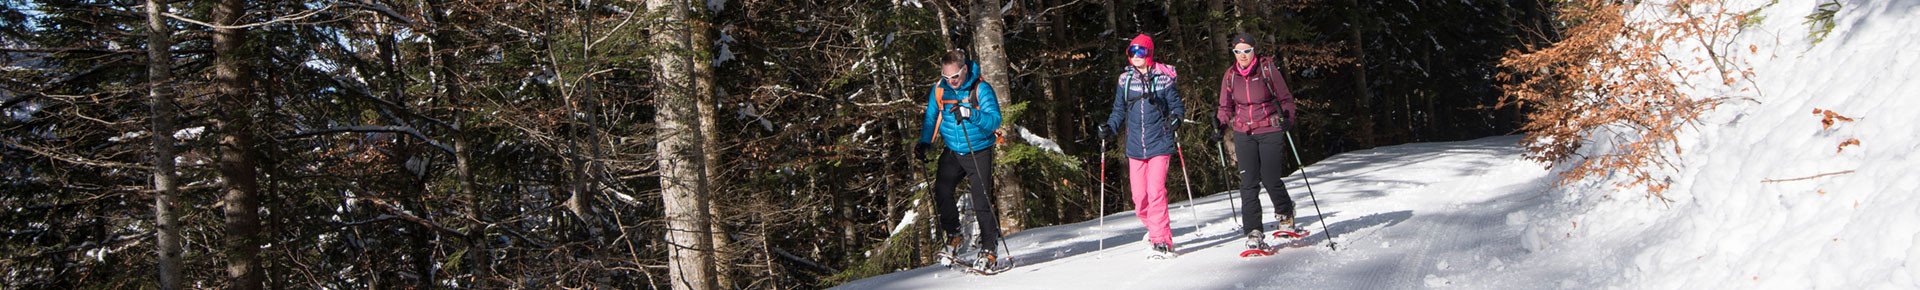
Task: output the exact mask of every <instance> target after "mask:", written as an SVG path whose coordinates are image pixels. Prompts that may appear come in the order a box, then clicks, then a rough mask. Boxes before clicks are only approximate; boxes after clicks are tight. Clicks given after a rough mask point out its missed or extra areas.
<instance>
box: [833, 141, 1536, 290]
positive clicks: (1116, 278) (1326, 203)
mask: <svg viewBox="0 0 1920 290" xmlns="http://www.w3.org/2000/svg"><path fill="white" fill-rule="evenodd" d="M1519 140H1520V139H1519V138H1517V137H1495V138H1487V139H1481V140H1475V141H1466V142H1453V143H1428V144H1414V145H1402V146H1392V147H1383V148H1377V149H1372V150H1366V151H1358V152H1350V153H1346V154H1340V155H1338V156H1334V157H1333V158H1329V159H1327V160H1325V161H1322V162H1320V163H1317V164H1314V165H1313V166H1310V167H1308V173H1311V174H1313V176H1314V180H1312V181H1313V188H1314V189H1315V190H1317V191H1316V192H1315V193H1316V194H1317V195H1318V197H1319V199H1320V201H1321V202H1322V203H1323V204H1322V207H1321V209H1322V210H1324V211H1325V212H1326V219H1327V220H1328V221H1331V223H1329V224H1326V226H1328V227H1329V228H1330V229H1331V231H1332V232H1334V233H1336V234H1337V237H1336V238H1335V241H1336V242H1339V243H1340V249H1339V250H1338V251H1330V250H1329V249H1328V247H1326V246H1325V245H1326V244H1327V242H1326V235H1325V234H1324V233H1318V232H1320V226H1321V224H1319V223H1318V221H1319V219H1318V218H1316V217H1314V216H1313V210H1312V208H1311V204H1312V203H1311V202H1310V201H1309V197H1308V196H1307V192H1306V190H1305V186H1306V184H1305V183H1303V181H1302V180H1301V179H1300V178H1299V177H1300V176H1301V175H1299V174H1295V176H1294V177H1290V178H1288V179H1287V181H1288V188H1293V189H1295V190H1294V192H1292V193H1293V195H1294V196H1295V200H1296V202H1298V203H1300V206H1302V207H1303V210H1302V211H1301V213H1300V215H1301V217H1300V221H1301V222H1303V223H1308V226H1309V228H1310V229H1312V230H1313V231H1315V232H1316V233H1314V234H1313V235H1312V236H1309V237H1307V238H1306V239H1304V240H1303V241H1304V242H1306V243H1311V245H1298V246H1297V247H1296V248H1290V249H1283V250H1280V251H1279V253H1278V254H1276V255H1274V256H1272V257H1261V258H1240V257H1239V256H1237V255H1238V254H1239V252H1240V251H1241V250H1244V249H1245V248H1244V246H1242V244H1241V243H1242V242H1243V241H1244V240H1243V239H1242V238H1241V237H1239V236H1238V235H1236V234H1234V232H1235V231H1236V230H1237V229H1238V227H1239V221H1238V220H1237V219H1236V218H1235V217H1236V216H1235V215H1234V212H1233V210H1234V209H1233V208H1232V204H1230V203H1228V201H1229V200H1234V199H1233V198H1234V196H1232V195H1231V194H1230V193H1219V194H1214V195H1211V196H1208V197H1203V198H1200V199H1199V202H1198V203H1197V205H1195V206H1197V207H1196V208H1194V210H1193V211H1190V210H1189V208H1188V206H1189V205H1190V204H1187V203H1178V204H1172V205H1169V211H1170V214H1172V217H1173V219H1174V227H1175V228H1174V234H1175V237H1174V242H1175V243H1177V245H1176V246H1177V247H1178V248H1180V251H1181V252H1182V254H1183V256H1181V257H1179V258H1177V259H1173V260H1164V261H1155V260H1147V259H1146V258H1145V257H1146V254H1147V251H1148V245H1146V244H1145V243H1143V242H1141V240H1142V239H1141V237H1142V235H1143V234H1144V233H1145V231H1146V230H1145V228H1143V227H1141V226H1140V222H1139V220H1138V219H1136V218H1134V217H1133V215H1132V213H1130V212H1124V213H1117V214H1114V215H1111V216H1108V217H1107V221H1106V222H1107V225H1106V228H1105V229H1102V228H1101V227H1100V226H1099V222H1098V221H1088V222H1082V223H1077V224H1069V225H1060V226H1053V227H1046V228H1040V229H1033V230H1028V231H1025V232H1020V233H1018V234H1014V235H1012V236H1010V237H1008V243H1009V246H1011V247H1012V248H1013V249H1012V251H1013V252H1014V253H1015V257H1016V259H1018V260H1020V261H1021V264H1022V265H1021V266H1020V267H1019V268H1015V269H1013V270H1012V271H1010V272H1008V273H1004V274H1001V275H998V276H991V277H981V276H972V275H965V274H961V273H959V272H955V271H951V270H947V269H945V268H943V267H939V266H928V267H921V268H918V269H913V270H908V271H902V272H898V273H893V274H888V275H883V276H879V277H874V278H869V279H866V280H860V281H855V282H852V283H848V284H846V285H841V287H839V288H843V289H926V288H934V289H943V288H944V289H1232V288H1249V289H1296V288H1301V287H1305V288H1306V289H1327V288H1356V289H1383V288H1385V289H1390V288H1417V287H1426V286H1448V285H1452V286H1463V287H1481V288H1484V287H1498V288H1539V287H1551V286H1552V285H1554V284H1551V283H1548V282H1541V281H1529V280H1512V279H1509V280H1503V281H1463V280H1458V279H1452V278H1451V277H1455V276H1457V275H1461V274H1465V273H1472V272H1478V271H1497V272H1503V273H1513V275H1514V276H1523V275H1530V274H1536V273H1550V274H1553V275H1563V274H1562V273H1559V272H1557V271H1563V270H1561V269H1518V268H1514V267H1511V266H1505V265H1506V264H1507V263H1511V262H1513V261H1515V259H1519V258H1520V257H1521V256H1523V255H1525V254H1526V250H1525V249H1523V248H1522V247H1521V246H1520V245H1519V243H1520V235H1519V233H1520V231H1518V230H1517V229H1518V226H1516V225H1513V224H1510V223H1509V218H1508V214H1507V213H1509V212H1512V211H1514V210H1516V209H1519V208H1527V207H1535V206H1538V205H1539V203H1541V202H1543V201H1544V200H1543V199H1541V198H1539V196H1540V193H1541V192H1542V191H1543V190H1546V189H1547V187H1546V184H1548V182H1550V179H1549V178H1550V176H1549V174H1547V171H1546V170H1545V169H1543V168H1542V167H1541V165H1540V164H1538V163H1534V162H1530V161H1526V160H1524V159H1522V158H1521V157H1520V152H1521V151H1520V149H1519V147H1518V146H1517V145H1516V144H1517V142H1519ZM1196 169H1198V168H1196ZM1175 180H1176V181H1177V180H1178V179H1177V178H1176V179H1175ZM1214 182H1226V181H1224V180H1221V181H1214ZM1172 189H1173V190H1175V191H1176V192H1177V191H1178V190H1179V187H1178V186H1177V185H1174V186H1173V188H1172ZM1175 194H1179V193H1175ZM1263 197H1264V195H1263ZM1113 198H1115V200H1110V201H1109V202H1125V201H1121V200H1119V199H1118V198H1120V195H1118V194H1115V195H1114V197H1113ZM1262 204H1263V205H1262V206H1263V207H1267V208H1269V212H1270V209H1271V203H1269V202H1265V201H1263V202H1262ZM1196 211H1197V212H1198V214H1199V216H1200V219H1199V221H1203V222H1204V223H1203V224H1201V225H1200V226H1199V228H1198V229H1197V230H1196V228H1195V224H1196V223H1195V222H1194V221H1195V219H1194V218H1193V214H1194V212H1196ZM1096 239H1106V246H1107V249H1106V250H1105V251H1096V250H1097V241H1098V240H1096ZM1543 283H1547V284H1543ZM1552 283H1557V281H1553V282H1552Z"/></svg>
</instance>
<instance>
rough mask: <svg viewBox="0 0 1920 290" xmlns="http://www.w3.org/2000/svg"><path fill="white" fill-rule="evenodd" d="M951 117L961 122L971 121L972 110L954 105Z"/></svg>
mask: <svg viewBox="0 0 1920 290" xmlns="http://www.w3.org/2000/svg"><path fill="white" fill-rule="evenodd" d="M953 116H954V117H958V118H960V120H961V121H966V120H969V119H973V108H968V107H967V106H960V105H955V106H953Z"/></svg>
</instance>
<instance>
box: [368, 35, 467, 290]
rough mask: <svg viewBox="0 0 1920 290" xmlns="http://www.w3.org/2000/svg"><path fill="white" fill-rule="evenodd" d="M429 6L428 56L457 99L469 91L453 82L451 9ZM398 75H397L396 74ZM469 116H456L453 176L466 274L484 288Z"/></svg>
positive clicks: (443, 88)
mask: <svg viewBox="0 0 1920 290" xmlns="http://www.w3.org/2000/svg"><path fill="white" fill-rule="evenodd" d="M427 9H428V10H429V11H431V13H430V18H429V20H430V21H432V24H431V25H432V29H433V30H432V32H430V33H429V36H428V40H429V41H428V47H429V48H430V50H429V51H432V55H430V56H429V57H430V58H431V59H432V62H433V64H434V68H435V71H434V73H433V76H434V79H432V81H433V86H434V88H435V89H436V90H437V91H439V92H440V93H441V94H443V97H444V98H446V99H447V100H453V102H455V103H458V102H460V101H461V100H464V99H465V98H466V91H465V90H464V87H462V86H461V85H460V84H458V83H455V82H454V80H455V79H457V78H455V77H453V76H454V75H455V74H458V73H459V72H460V70H459V69H458V68H456V66H462V65H461V62H460V61H459V60H458V57H459V54H458V53H455V52H453V50H452V49H447V48H451V47H459V46H458V45H453V44H452V42H453V37H452V35H451V34H453V28H452V27H449V26H451V25H450V24H448V23H447V13H449V12H451V11H450V9H449V8H447V5H446V1H444V0H428V1H427ZM383 39H385V38H383ZM396 73H397V71H396ZM396 77H398V75H397V74H396ZM454 114H455V115H456V116H458V115H465V113H464V112H454ZM466 120H467V118H461V117H456V118H454V120H453V123H454V124H453V125H454V126H456V127H457V128H454V132H453V136H452V139H453V151H454V154H453V158H454V161H453V162H454V178H455V179H457V180H456V182H457V183H456V185H455V186H456V187H458V190H457V191H458V192H456V194H458V195H459V196H460V197H461V200H463V201H465V204H464V206H463V208H461V212H462V214H464V215H466V220H467V222H466V223H465V224H466V226H465V228H464V229H462V231H464V232H465V233H466V236H465V237H460V238H461V243H464V244H465V246H466V253H465V254H462V258H463V259H465V260H466V261H464V262H462V263H463V264H465V265H467V269H466V270H467V274H468V275H470V277H471V279H470V282H469V283H468V285H471V286H473V287H477V288H482V289H485V288H493V287H492V286H490V285H489V284H488V283H487V282H488V280H487V279H488V278H490V277H492V276H493V274H492V272H491V271H490V270H492V268H491V267H489V266H491V264H492V262H491V261H489V260H490V259H489V258H490V257H491V255H490V254H489V252H488V250H487V244H486V236H487V235H486V227H485V225H482V224H481V222H482V221H485V220H486V218H485V217H484V216H483V215H484V214H485V212H486V208H487V205H488V202H487V197H486V196H482V195H480V194H479V193H478V192H476V190H477V187H478V185H477V183H476V182H475V181H474V179H473V167H472V165H471V164H470V162H472V159H473V146H472V145H471V144H468V142H467V135H466V134H465V133H466V132H465V130H467V129H468V127H469V126H470V124H468V122H467V121H466Z"/></svg>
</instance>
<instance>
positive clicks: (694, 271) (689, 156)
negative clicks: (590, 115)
mask: <svg viewBox="0 0 1920 290" xmlns="http://www.w3.org/2000/svg"><path fill="white" fill-rule="evenodd" d="M686 3H687V2H683V1H673V0H647V10H648V11H652V12H654V13H662V14H663V15H664V16H666V18H665V20H664V21H660V22H657V23H656V24H655V25H654V29H653V42H654V43H656V44H661V45H665V46H666V47H665V48H666V49H665V50H664V52H663V53H658V54H655V55H654V64H655V65H656V66H657V68H656V69H655V71H656V72H658V73H659V74H660V76H659V80H658V82H657V83H658V84H659V85H661V87H660V89H659V90H658V91H657V92H656V94H654V95H655V96H656V98H658V99H657V100H656V101H655V106H656V107H655V109H656V110H658V112H657V113H656V114H655V115H654V122H655V123H656V124H655V128H656V129H655V130H657V131H656V133H655V134H658V135H659V140H658V142H659V143H657V144H656V145H655V146H657V147H656V149H655V150H656V151H657V154H658V157H657V158H658V159H659V164H660V165H659V170H660V187H661V191H660V198H661V201H662V202H663V204H664V206H665V215H666V219H667V242H668V244H669V245H670V247H671V249H669V250H668V251H667V264H668V265H667V272H668V279H669V280H670V281H669V283H670V284H672V286H673V289H682V290H684V289H713V288H715V287H714V285H713V284H714V276H713V257H712V256H711V255H709V254H710V253H711V251H712V250H713V238H712V236H711V235H710V233H709V232H707V229H708V228H709V226H708V224H709V223H708V221H707V204H706V203H707V202H706V191H705V190H706V187H705V186H704V184H702V183H703V182H704V181H705V180H706V176H705V175H706V171H704V169H702V165H704V164H706V160H704V159H706V155H705V153H703V151H704V150H705V148H701V146H700V144H701V141H702V140H703V137H702V136H701V135H702V134H701V132H700V129H701V128H700V124H699V121H700V120H699V116H698V115H699V107H698V105H697V104H698V99H699V98H700V97H699V96H695V95H694V93H695V92H694V90H692V89H691V88H689V87H684V86H685V85H686V84H690V83H692V82H693V81H695V80H694V78H699V77H705V76H696V75H692V74H690V73H691V72H693V68H692V66H695V65H706V64H705V63H703V62H698V61H694V60H693V59H691V58H690V57H688V56H687V55H686V54H683V53H681V52H685V51H687V50H688V49H691V48H692V44H691V43H690V42H692V39H691V38H690V37H689V36H690V35H689V33H691V32H690V31H689V29H688V24H689V22H688V16H687V14H688V11H687V7H685V6H682V5H686Z"/></svg>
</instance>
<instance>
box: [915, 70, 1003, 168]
mask: <svg viewBox="0 0 1920 290" xmlns="http://www.w3.org/2000/svg"><path fill="white" fill-rule="evenodd" d="M927 100H928V102H927V108H926V117H925V118H924V119H923V120H922V121H921V122H920V143H933V141H934V140H933V133H934V128H935V126H936V125H935V123H939V124H938V126H939V127H938V128H939V130H940V132H939V133H940V138H941V141H944V143H946V145H947V149H951V150H953V152H954V153H960V154H961V155H966V154H969V153H973V152H974V151H980V150H986V149H987V148H992V147H993V142H994V135H993V130H996V129H1000V100H999V98H997V97H995V96H994V93H993V85H991V84H987V82H986V81H982V80H980V64H978V63H974V62H973V61H967V76H966V81H963V82H961V85H960V87H958V88H955V87H952V86H948V85H947V82H946V81H945V80H942V81H940V84H939V85H935V86H934V87H933V90H932V91H930V92H928V93H927ZM934 100H939V101H934ZM954 106H967V107H969V108H973V109H974V110H973V113H972V118H969V119H967V120H965V121H962V120H961V119H960V116H959V114H958V113H956V112H954ZM962 126H965V127H962ZM969 145H971V146H969Z"/></svg>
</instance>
